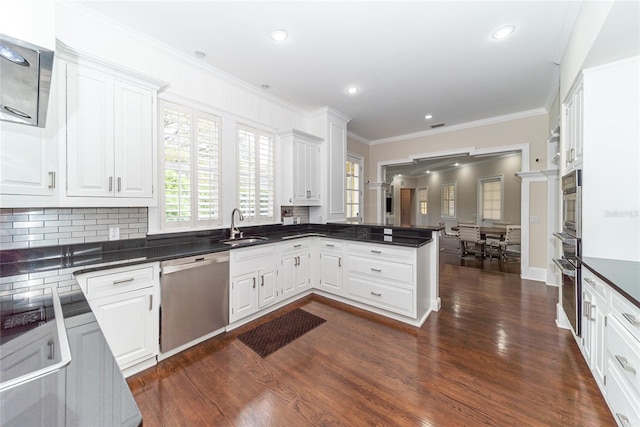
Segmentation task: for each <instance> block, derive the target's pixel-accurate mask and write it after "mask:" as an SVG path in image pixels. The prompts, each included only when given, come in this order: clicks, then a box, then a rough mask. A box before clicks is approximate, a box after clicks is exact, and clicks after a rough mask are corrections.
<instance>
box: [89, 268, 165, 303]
mask: <svg viewBox="0 0 640 427" xmlns="http://www.w3.org/2000/svg"><path fill="white" fill-rule="evenodd" d="M153 271H154V269H153V267H151V266H147V267H142V268H140V267H138V268H131V269H126V270H119V271H117V272H114V271H113V270H111V271H109V272H105V274H101V275H96V276H94V275H93V274H92V275H91V276H89V277H88V278H87V298H88V299H91V300H92V299H95V298H98V297H101V296H107V295H116V294H120V293H123V292H129V291H133V290H136V289H143V288H148V287H151V286H153V284H154V275H153Z"/></svg>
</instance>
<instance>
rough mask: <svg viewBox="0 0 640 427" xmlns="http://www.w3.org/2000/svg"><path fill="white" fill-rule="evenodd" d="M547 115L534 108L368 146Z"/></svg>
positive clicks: (384, 140) (399, 137)
mask: <svg viewBox="0 0 640 427" xmlns="http://www.w3.org/2000/svg"><path fill="white" fill-rule="evenodd" d="M542 114H547V110H546V109H544V108H534V109H533V110H527V111H520V112H517V113H511V114H505V115H503V116H495V117H489V118H486V119H480V120H474V121H472V122H466V123H459V124H457V125H451V126H444V127H442V128H437V129H431V130H426V131H421V132H415V133H408V134H405V135H399V136H392V137H389V138H382V139H375V140H372V141H371V142H370V145H378V144H387V143H390V142H398V141H406V140H408V139H416V138H421V137H425V136H430V135H438V134H441V133H448V132H455V131H459V130H463V129H471V128H475V127H480V126H487V125H491V124H496V123H503V122H508V121H511V120H517V119H525V118H529V117H535V116H540V115H542Z"/></svg>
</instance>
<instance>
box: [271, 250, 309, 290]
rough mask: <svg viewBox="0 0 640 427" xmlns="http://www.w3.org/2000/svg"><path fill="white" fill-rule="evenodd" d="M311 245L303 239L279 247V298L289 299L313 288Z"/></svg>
mask: <svg viewBox="0 0 640 427" xmlns="http://www.w3.org/2000/svg"><path fill="white" fill-rule="evenodd" d="M311 243H312V239H307V238H302V239H296V240H294V241H291V242H286V243H281V244H280V245H279V246H278V249H279V254H280V255H279V258H280V266H279V271H278V277H279V280H280V284H279V295H278V296H279V297H281V298H283V299H284V298H288V297H290V296H294V295H297V294H299V293H300V292H303V291H305V290H307V289H310V288H311V265H310V261H311Z"/></svg>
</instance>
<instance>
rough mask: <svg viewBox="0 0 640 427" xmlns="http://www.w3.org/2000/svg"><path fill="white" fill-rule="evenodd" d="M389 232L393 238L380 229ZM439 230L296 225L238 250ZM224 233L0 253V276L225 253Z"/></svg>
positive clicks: (271, 229)
mask: <svg viewBox="0 0 640 427" xmlns="http://www.w3.org/2000/svg"><path fill="white" fill-rule="evenodd" d="M389 228H390V229H392V235H388V234H384V231H385V230H384V229H389ZM439 229H440V228H439V227H393V226H385V225H379V224H364V225H363V224H345V223H341V224H337V223H334V224H301V225H268V226H256V227H241V231H243V233H244V235H245V236H260V237H266V238H267V240H264V241H261V242H256V243H252V244H246V245H242V246H240V247H248V246H255V245H260V244H269V243H278V242H281V241H286V240H289V239H292V238H296V237H300V238H302V237H307V236H311V235H313V236H326V237H330V238H336V239H343V240H352V241H359V242H372V243H383V244H388V245H397V246H405V247H413V248H417V247H421V246H423V245H425V244H427V243H429V242H431V241H432V240H433V237H432V233H433V232H434V231H437V230H439ZM227 237H228V229H216V230H207V231H198V232H187V233H172V234H160V235H150V236H148V237H147V238H146V239H130V240H118V241H110V242H100V243H85V244H77V245H66V246H51V247H44V248H33V249H15V250H10V251H0V277H8V276H15V275H19V274H26V273H34V272H40V271H49V270H56V269H66V268H78V269H80V268H83V267H90V266H92V265H98V264H110V263H124V262H127V263H142V262H153V261H164V260H168V259H173V258H181V257H185V256H193V255H201V254H205V253H212V252H221V251H226V250H230V249H236V248H238V247H235V248H231V247H230V246H229V245H225V244H223V243H221V240H223V239H225V238H227Z"/></svg>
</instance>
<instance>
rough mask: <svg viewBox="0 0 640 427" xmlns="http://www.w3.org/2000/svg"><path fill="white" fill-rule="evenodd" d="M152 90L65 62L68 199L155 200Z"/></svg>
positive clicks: (154, 97)
mask: <svg viewBox="0 0 640 427" xmlns="http://www.w3.org/2000/svg"><path fill="white" fill-rule="evenodd" d="M155 99H156V92H155V91H154V90H153V89H150V88H147V87H143V86H140V85H138V84H134V83H130V82H127V81H124V80H121V79H119V78H115V77H113V76H111V75H109V74H108V73H105V72H103V71H99V70H95V69H92V68H89V67H86V66H81V65H76V64H72V63H69V64H67V111H66V114H67V174H68V175H67V184H68V187H67V195H68V196H72V197H75V196H84V197H101V198H105V197H111V198H113V197H115V198H140V199H151V198H153V178H154V170H153V168H154V164H155V162H154V158H155V141H154V130H155V120H154V117H155V104H156V102H155Z"/></svg>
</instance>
